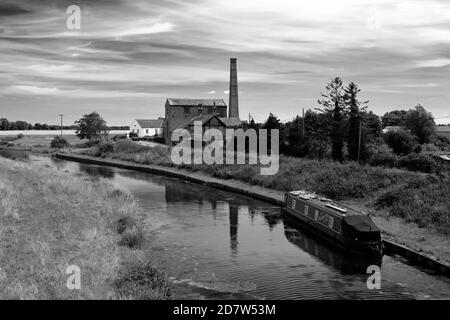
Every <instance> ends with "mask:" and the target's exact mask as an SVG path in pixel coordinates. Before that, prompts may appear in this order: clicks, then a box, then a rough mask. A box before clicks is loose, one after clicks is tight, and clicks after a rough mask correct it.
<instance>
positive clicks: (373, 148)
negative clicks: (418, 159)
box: [367, 143, 398, 168]
mask: <svg viewBox="0 0 450 320" xmlns="http://www.w3.org/2000/svg"><path fill="white" fill-rule="evenodd" d="M367 150H368V151H367V152H368V155H369V159H368V161H367V163H368V164H369V165H371V166H383V167H390V168H395V167H396V166H397V164H398V156H396V155H395V154H393V153H392V151H391V150H390V149H389V147H388V146H387V145H386V144H384V143H383V144H370V145H368V147H367Z"/></svg>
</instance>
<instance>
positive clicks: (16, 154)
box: [0, 149, 30, 161]
mask: <svg viewBox="0 0 450 320" xmlns="http://www.w3.org/2000/svg"><path fill="white" fill-rule="evenodd" d="M0 156H1V157H3V158H7V159H11V160H18V161H25V160H29V159H30V154H29V153H28V152H26V151H17V150H8V149H4V150H0Z"/></svg>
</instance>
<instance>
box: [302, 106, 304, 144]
mask: <svg viewBox="0 0 450 320" xmlns="http://www.w3.org/2000/svg"><path fill="white" fill-rule="evenodd" d="M302 133H303V139H304V138H305V108H303V128H302Z"/></svg>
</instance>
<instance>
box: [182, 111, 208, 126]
mask: <svg viewBox="0 0 450 320" xmlns="http://www.w3.org/2000/svg"><path fill="white" fill-rule="evenodd" d="M212 117H214V115H212V114H199V115H197V116H195V117H193V118H191V119H190V120H188V121H186V122H185V123H183V124H181V125H180V126H179V128H186V127H189V126H190V125H193V124H194V121H201V122H202V125H203V124H205V123H206V122H208V121H209V119H211V118H212Z"/></svg>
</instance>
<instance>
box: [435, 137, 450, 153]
mask: <svg viewBox="0 0 450 320" xmlns="http://www.w3.org/2000/svg"><path fill="white" fill-rule="evenodd" d="M434 143H435V145H436V147H438V148H439V150H442V151H445V150H447V151H448V150H450V139H449V138H447V137H444V136H437V137H436V139H435V142H434Z"/></svg>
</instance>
